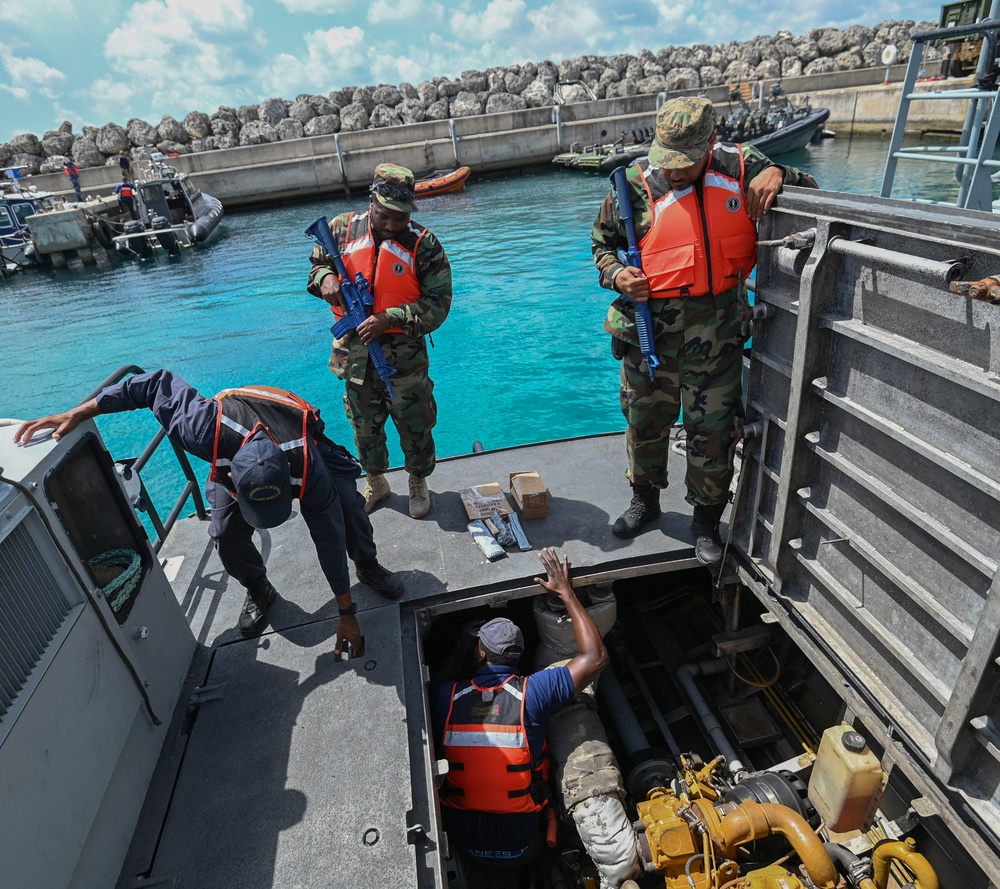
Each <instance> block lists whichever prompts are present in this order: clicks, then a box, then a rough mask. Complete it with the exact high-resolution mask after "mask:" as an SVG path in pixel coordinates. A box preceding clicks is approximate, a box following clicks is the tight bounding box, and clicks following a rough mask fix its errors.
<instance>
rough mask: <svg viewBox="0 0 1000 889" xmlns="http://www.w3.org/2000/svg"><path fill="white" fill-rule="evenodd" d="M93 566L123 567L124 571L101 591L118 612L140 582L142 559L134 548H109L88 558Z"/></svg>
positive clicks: (88, 562)
mask: <svg viewBox="0 0 1000 889" xmlns="http://www.w3.org/2000/svg"><path fill="white" fill-rule="evenodd" d="M87 565H89V566H90V567H91V568H121V569H122V572H121V574H119V575H118V576H117V577H116V578H115V579H114V580H112V581H111V582H110V583H108V584H107V585H106V586H104V587H102V588H101V593H102V594H103V595H104V597H105V598H106V599H107V600H108V603H109V604H110V605H111V610H112V611H114V612H116V613H117V612H118V611H119V610H120V609H121V607H122V605H124V604H125V603H126V602H127V601H128V598H129V596H131V595H132V593H133V592H134V591H135V588H136V586H137V585H138V583H139V575H140V568H141V567H142V559H141V558H140V556H139V554H138V553H137V552H136V551H135V550H134V549H109V550H108V551H107V552H105V553H101V554H100V555H98V556H94V557H93V558H92V559H88V560H87ZM112 597H114V598H112Z"/></svg>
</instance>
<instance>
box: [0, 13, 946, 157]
mask: <svg viewBox="0 0 1000 889" xmlns="http://www.w3.org/2000/svg"><path fill="white" fill-rule="evenodd" d="M933 27H936V23H934V22H920V23H914V22H912V21H885V22H882V23H881V24H879V25H876V26H875V27H874V28H868V27H865V26H863V25H852V26H851V27H849V28H847V29H846V30H844V31H840V30H838V29H836V28H818V29H815V30H813V31H810V32H809V34H808V35H806V36H804V37H795V36H793V35H792V33H791V32H790V31H779V32H778V33H777V34H776V35H774V36H773V37H755V38H753V39H752V40H746V41H743V42H739V43H737V42H735V41H733V42H730V43H725V44H718V45H716V46H708V45H695V46H668V47H665V48H664V49H661V50H659V51H658V52H655V53H654V52H652V51H651V50H648V49H644V50H642V51H641V52H640V53H639V55H638V56H634V55H629V54H625V53H621V54H618V55H613V56H590V55H588V56H580V57H578V58H575V59H566V60H564V61H562V62H560V63H559V64H558V65H556V64H555V63H553V62H550V61H544V62H538V63H535V62H527V63H525V64H523V65H511V66H509V67H497V68H488V69H487V70H485V71H463V72H462V74H461V76H460V77H459V78H457V79H451V78H448V77H435V78H433V79H431V80H425V81H424V82H423V83H421V84H419V85H418V86H413V85H412V84H409V83H401V84H399V85H397V86H392V85H390V84H380V85H379V86H361V87H345V88H342V89H336V90H333V91H331V92H330V93H329V94H328V95H326V96H322V95H307V94H303V95H300V96H296V97H295V100H294V101H288V100H286V99H278V98H271V99H265V100H264V101H263V102H261V103H260V104H259V105H242V106H240V107H239V108H231V107H229V106H227V105H223V106H221V107H220V108H219V109H218V110H217V111H216V112H215V113H214V114H211V115H209V114H205V113H204V112H201V111H192V112H190V113H189V114H188V115H187V116H186V117H184V119H183V120H181V121H178V120H176V119H175V118H173V117H171V116H170V115H169V114H168V115H166V116H165V117H164V118H163V119H162V120H161V121H160V123H159V124H157V125H156V126H154V125H153V124H150V123H147V122H146V121H144V120H140V119H139V118H133V119H132V120H130V121H129V122H128V123H127V124H126V125H125V126H120V125H119V124H116V123H109V124H105V125H104V126H103V127H99V128H98V127H84V128H83V133H82V134H81V135H74V134H73V128H72V126H71V125H70V124H69V123H68V122H67V123H64V124H63V125H62V126H61V127H60V128H59V129H58V130H55V131H50V132H47V133H45V135H43V136H42V137H41V138H38V137H37V136H34V135H32V134H30V133H28V134H24V135H20V136H15V137H14V138H13V139H12V140H11V141H10V142H9V143H0V165H2V166H10V165H20V166H23V167H25V168H26V171H27V172H28V173H50V172H55V171H58V170H61V169H62V158H63V154H64V153H65V152H66V151H67V150H68V149H70V148H72V150H73V154H74V156H75V158H76V163H77V166H79V167H81V168H84V167H98V166H102V165H104V164H114V163H116V160H115V158H116V157H117V155H118V154H119V152H121V151H128V152H131V153H132V154H133V155H135V156H140V155H141V154H142V147H143V146H147V145H148V146H150V147H153V148H155V149H156V150H158V151H161V152H163V153H164V154H189V153H191V152H199V151H212V150H215V149H219V148H235V147H237V146H240V145H261V144H263V143H266V142H286V141H289V140H291V139H301V138H303V137H304V136H325V135H329V134H331V133H350V132H355V131H357V130H365V129H379V128H381V127H392V126H399V125H401V124H408V123H420V122H421V121H425V120H447V119H448V118H455V117H474V116H476V115H479V114H495V113H497V112H504V111H519V110H523V109H525V108H542V107H545V106H549V105H555V104H569V103H572V102H586V101H592V100H594V99H610V98H615V97H624V96H638V95H655V94H657V93H660V92H672V91H675V90H692V89H701V88H706V87H712V86H719V85H722V84H736V83H739V82H748V81H753V80H761V79H768V80H773V79H775V78H778V77H795V76H799V75H803V74H804V75H809V74H826V73H830V72H834V71H851V70H855V69H858V68H877V67H879V66H880V65H881V58H882V51H883V50H884V49H885V47H886V46H889V45H890V44H891V45H894V46H896V48H897V50H898V51H899V55H898V57H897V58H898V62H899V63H904V62H906V61H907V59H908V58H909V50H910V46H911V41H910V35H911V34H913V33H914V32H916V31H922V30H928V29H930V28H933ZM944 54H945V50H944V49H943V48H941V47H937V46H928V47H926V48H925V53H924V58H925V59H926V61H927V63H928V65H931V64H933V63H934V62H935V61H938V60H940V59H942V58H943V57H944Z"/></svg>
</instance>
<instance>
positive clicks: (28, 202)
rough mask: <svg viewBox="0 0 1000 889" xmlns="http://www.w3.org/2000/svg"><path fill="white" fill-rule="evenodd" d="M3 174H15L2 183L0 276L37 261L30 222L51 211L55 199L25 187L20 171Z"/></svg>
mask: <svg viewBox="0 0 1000 889" xmlns="http://www.w3.org/2000/svg"><path fill="white" fill-rule="evenodd" d="M0 172H2V173H9V174H12V175H9V176H7V177H5V178H4V179H3V180H0V274H2V275H6V274H7V273H9V272H14V271H17V270H18V269H23V268H27V267H28V266H31V265H34V264H35V262H36V261H37V259H36V252H35V247H34V244H33V242H32V239H31V228H30V225H29V218H30V217H31V216H33V215H35V214H36V213H39V212H41V211H42V210H43V209H51V207H52V205H53V195H52V193H51V192H47V191H38V189H37V188H35V187H34V186H30V187H27V188H25V187H22V185H21V181H20V175H19V174H20V168H18V167H8V168H7V169H5V170H0Z"/></svg>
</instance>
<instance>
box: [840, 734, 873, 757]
mask: <svg viewBox="0 0 1000 889" xmlns="http://www.w3.org/2000/svg"><path fill="white" fill-rule="evenodd" d="M840 743H841V744H843V745H844V747H845V748H847V749H848V750H850V751H851V752H852V753H861V751H862V750H864V749H865V747H867V746H868V742H867V741H866V740H865V736H864V735H862V734H861V733H860V732H844V734H843V735H842V736H841V739H840Z"/></svg>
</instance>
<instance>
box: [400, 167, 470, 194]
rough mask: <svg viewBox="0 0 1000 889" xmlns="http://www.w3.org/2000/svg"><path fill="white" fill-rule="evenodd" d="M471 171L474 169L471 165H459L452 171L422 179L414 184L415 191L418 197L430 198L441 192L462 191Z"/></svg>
mask: <svg viewBox="0 0 1000 889" xmlns="http://www.w3.org/2000/svg"><path fill="white" fill-rule="evenodd" d="M471 173H472V170H471V169H470V168H469V167H459V168H458V169H456V170H452V171H451V172H450V173H444V174H442V175H440V176H431V177H429V178H427V179H420V180H418V181H417V183H416V185H415V186H414V189H413V192H414V194H415V195H416V196H417V197H418V198H430V197H435V196H436V195H439V194H451V193H452V192H456V191H461V190H462V189H463V188H465V183H466V181H467V180H468V178H469V176H470V174H471Z"/></svg>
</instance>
